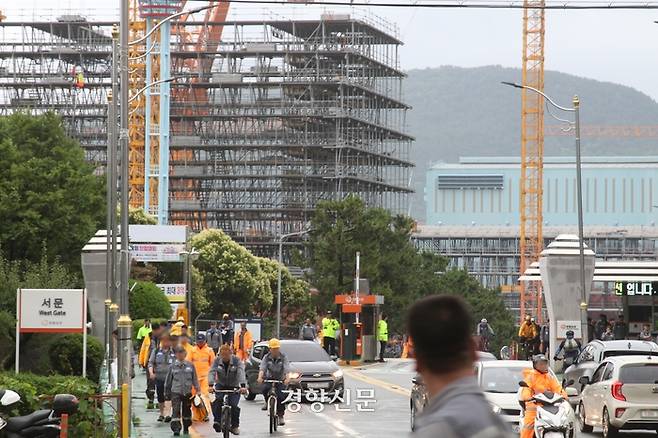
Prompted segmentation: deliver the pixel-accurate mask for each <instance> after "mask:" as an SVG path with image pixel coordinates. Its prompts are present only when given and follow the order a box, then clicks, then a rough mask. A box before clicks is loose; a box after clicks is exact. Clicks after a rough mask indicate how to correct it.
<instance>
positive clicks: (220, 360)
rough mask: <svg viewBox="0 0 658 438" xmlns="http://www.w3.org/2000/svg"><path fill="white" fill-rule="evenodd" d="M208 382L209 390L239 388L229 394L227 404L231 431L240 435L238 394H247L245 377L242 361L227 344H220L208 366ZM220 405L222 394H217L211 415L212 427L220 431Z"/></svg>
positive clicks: (222, 403) (222, 402) (222, 398)
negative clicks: (210, 365)
mask: <svg viewBox="0 0 658 438" xmlns="http://www.w3.org/2000/svg"><path fill="white" fill-rule="evenodd" d="M208 383H209V384H210V390H211V391H220V390H224V391H227V390H232V389H236V388H239V392H236V393H233V394H229V396H228V404H229V406H231V433H232V434H233V435H240V407H239V406H238V405H239V403H240V394H247V393H248V392H249V391H247V378H246V376H245V371H244V362H243V361H242V360H240V358H239V357H237V356H235V355H234V354H232V353H231V347H230V346H229V345H222V346H221V347H220V349H219V355H218V356H217V357H216V358H215V361H214V362H213V364H212V367H211V368H210V373H209V375H208ZM222 406H224V396H223V395H222V394H218V395H216V396H215V401H213V403H212V416H213V418H214V423H213V429H215V431H216V432H221V431H222V425H221V423H220V419H221V418H222Z"/></svg>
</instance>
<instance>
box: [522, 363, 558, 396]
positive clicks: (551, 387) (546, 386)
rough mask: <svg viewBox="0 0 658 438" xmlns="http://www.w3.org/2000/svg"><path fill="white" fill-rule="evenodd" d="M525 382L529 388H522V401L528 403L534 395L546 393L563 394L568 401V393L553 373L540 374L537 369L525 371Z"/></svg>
mask: <svg viewBox="0 0 658 438" xmlns="http://www.w3.org/2000/svg"><path fill="white" fill-rule="evenodd" d="M523 380H524V381H525V383H527V384H528V388H522V390H521V400H522V401H528V400H530V399H531V398H532V396H533V395H534V394H541V393H543V392H544V391H552V392H554V393H556V394H561V395H562V397H564V398H565V399H566V397H567V393H566V392H565V391H564V389H563V388H562V385H560V382H558V381H557V379H556V378H555V377H553V375H552V374H551V373H540V372H539V371H537V370H535V369H528V370H523Z"/></svg>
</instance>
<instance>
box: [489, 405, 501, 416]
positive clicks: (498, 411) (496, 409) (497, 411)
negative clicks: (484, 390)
mask: <svg viewBox="0 0 658 438" xmlns="http://www.w3.org/2000/svg"><path fill="white" fill-rule="evenodd" d="M491 410H492V411H493V413H494V414H500V412H501V411H502V409H500V406H498V405H494V404H493V403H492V404H491Z"/></svg>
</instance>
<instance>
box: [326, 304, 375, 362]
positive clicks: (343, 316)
mask: <svg viewBox="0 0 658 438" xmlns="http://www.w3.org/2000/svg"><path fill="white" fill-rule="evenodd" d="M334 302H335V303H336V304H337V305H338V321H339V322H340V336H339V341H340V349H339V356H340V359H342V360H344V361H345V362H346V363H347V364H349V363H350V362H352V361H355V362H373V361H374V360H375V358H376V357H377V347H378V345H379V343H378V342H377V322H378V321H379V315H380V314H381V306H382V305H383V304H384V296H383V295H370V294H361V295H359V299H358V302H357V298H356V294H354V293H350V294H344V295H336V298H335V301H334ZM357 315H358V316H359V318H358V320H359V322H357Z"/></svg>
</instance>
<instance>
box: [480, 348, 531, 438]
mask: <svg viewBox="0 0 658 438" xmlns="http://www.w3.org/2000/svg"><path fill="white" fill-rule="evenodd" d="M527 369H532V362H530V361H525V360H497V361H489V362H477V363H476V364H475V373H476V376H477V379H478V383H479V384H480V387H481V388H482V390H483V391H484V395H485V397H486V398H487V400H488V401H489V403H490V404H491V409H493V411H494V412H495V413H497V414H499V415H500V416H501V417H502V418H503V421H505V422H506V423H508V424H509V425H510V428H511V429H512V430H513V431H514V432H516V433H518V432H519V416H520V415H521V406H520V405H519V398H518V396H517V392H518V390H519V381H521V380H523V371H524V370H527Z"/></svg>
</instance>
